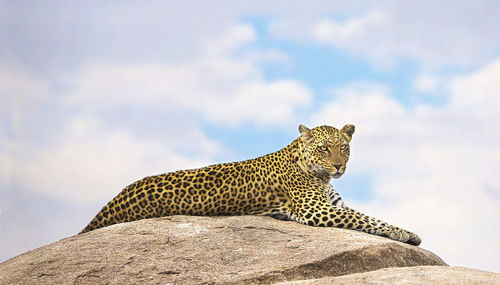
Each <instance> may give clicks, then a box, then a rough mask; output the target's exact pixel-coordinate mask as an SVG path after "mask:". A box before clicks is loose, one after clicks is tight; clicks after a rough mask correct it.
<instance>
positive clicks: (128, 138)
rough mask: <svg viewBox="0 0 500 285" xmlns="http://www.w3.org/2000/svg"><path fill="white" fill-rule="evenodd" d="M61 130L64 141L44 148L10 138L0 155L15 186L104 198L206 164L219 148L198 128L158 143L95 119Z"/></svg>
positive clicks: (70, 198)
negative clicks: (144, 181)
mask: <svg viewBox="0 0 500 285" xmlns="http://www.w3.org/2000/svg"><path fill="white" fill-rule="evenodd" d="M63 134H64V135H63V139H62V141H60V142H59V143H58V144H56V145H54V146H50V147H45V148H43V147H39V148H35V149H29V147H27V146H26V145H24V144H20V143H17V142H16V141H13V142H11V146H10V148H9V150H10V153H9V154H10V155H9V156H7V155H6V154H5V153H4V154H3V155H2V156H1V158H0V159H1V160H2V163H1V164H0V165H1V166H2V172H4V171H7V170H10V173H11V177H10V180H11V181H12V183H13V185H22V186H23V187H25V188H26V189H30V190H33V191H37V192H40V193H44V194H48V195H49V196H51V197H57V198H58V199H60V200H67V201H73V202H78V201H92V202H102V201H104V200H109V199H111V198H112V197H113V196H114V195H116V194H117V193H118V192H119V191H120V190H121V189H122V188H124V187H125V186H127V185H128V184H130V183H132V182H134V179H135V180H138V179H140V178H142V177H145V176H148V175H154V174H160V173H164V172H168V171H174V170H177V169H185V168H193V167H199V166H202V165H206V164H208V163H209V162H210V161H211V160H212V159H213V156H214V155H215V154H217V153H218V152H220V151H221V149H220V146H219V145H218V144H217V143H215V142H213V141H211V140H209V139H207V138H206V137H205V136H204V135H203V134H202V133H200V132H199V131H197V130H191V131H189V132H186V133H184V134H176V133H173V134H170V136H171V137H173V138H172V139H171V140H166V141H162V142H159V141H151V140H145V139H139V138H137V137H135V136H133V135H131V134H129V133H127V132H126V131H123V130H113V129H107V128H104V127H103V126H101V125H100V123H99V121H97V120H96V119H92V118H71V122H70V123H69V124H68V125H67V129H66V130H65V131H63ZM176 135H180V136H181V137H182V138H183V141H178V140H176V139H178V138H175V136H176ZM183 144H184V145H187V144H190V145H192V146H193V148H194V146H195V147H196V152H195V153H192V154H191V155H190V156H187V155H182V154H181V153H182V152H183V150H185V149H186V148H185V147H182V145H183ZM6 159H9V160H10V162H9V163H6V162H5V160H6ZM4 167H7V169H3V168H4ZM131 179H132V180H131Z"/></svg>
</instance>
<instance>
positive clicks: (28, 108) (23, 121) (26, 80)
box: [0, 64, 50, 131]
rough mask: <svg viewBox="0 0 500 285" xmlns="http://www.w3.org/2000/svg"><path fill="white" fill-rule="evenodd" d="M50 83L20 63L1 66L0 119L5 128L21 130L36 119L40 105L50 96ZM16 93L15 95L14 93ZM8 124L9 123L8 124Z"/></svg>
mask: <svg viewBox="0 0 500 285" xmlns="http://www.w3.org/2000/svg"><path fill="white" fill-rule="evenodd" d="M49 88H50V84H49V83H48V82H47V81H44V80H42V79H41V78H39V77H38V76H37V75H36V74H35V73H34V72H33V71H31V70H29V69H28V68H26V67H24V66H21V65H19V64H4V65H2V67H0V98H1V99H2V104H1V106H0V108H1V109H0V110H1V111H2V112H1V114H0V119H1V122H2V125H4V124H5V125H4V126H3V127H4V128H5V130H7V129H9V130H10V131H13V130H19V129H22V128H23V127H25V126H26V125H27V124H29V122H30V121H33V120H36V118H37V116H38V114H39V112H38V107H39V106H40V105H41V104H43V103H44V102H46V101H47V100H48V98H49ZM14 94H15V95H14ZM7 124H8V125H7Z"/></svg>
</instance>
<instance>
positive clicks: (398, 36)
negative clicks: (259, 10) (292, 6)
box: [270, 1, 500, 66]
mask: <svg viewBox="0 0 500 285" xmlns="http://www.w3.org/2000/svg"><path fill="white" fill-rule="evenodd" d="M361 6H362V7H361ZM302 8H303V7H299V8H297V10H298V9H302ZM499 8H500V7H499V6H498V3H496V2H487V3H486V2H479V3H478V2H470V3H460V5H457V4H456V2H454V1H439V2H436V1H417V2H402V1H384V2H382V3H381V2H376V4H375V3H374V2H366V3H364V5H361V4H359V3H356V4H348V5H344V3H343V5H341V8H339V9H337V8H336V7H324V5H323V3H321V4H319V3H318V4H316V5H315V4H311V5H310V7H309V9H308V12H307V13H306V15H305V16H304V17H298V16H297V14H298V13H299V12H297V11H295V10H292V11H290V10H289V11H286V12H283V14H282V16H281V17H280V18H278V19H277V20H275V21H273V22H272V23H271V25H270V31H271V33H272V35H273V36H275V37H278V38H282V39H283V38H284V39H289V40H294V41H301V42H307V43H310V42H312V41H313V42H314V41H316V42H317V43H323V44H326V45H330V46H332V47H334V48H336V49H339V48H340V49H342V50H344V51H346V52H348V53H351V54H355V55H356V56H358V57H364V58H367V59H369V60H370V61H372V62H374V63H376V64H377V65H378V66H390V65H392V64H394V63H396V62H397V60H400V59H403V60H407V59H408V58H410V59H416V60H419V61H420V62H421V63H423V64H426V65H431V66H437V65H469V64H471V65H474V64H478V63H483V62H485V61H487V60H490V59H491V58H492V56H494V55H495V53H496V52H497V50H498V47H499V46H500V36H499V32H498V29H495V28H494V27H498V26H499V25H500V19H499V18H498V17H496V16H495V13H491V11H498V10H499ZM332 15H334V16H332Z"/></svg>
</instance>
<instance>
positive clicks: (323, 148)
mask: <svg viewBox="0 0 500 285" xmlns="http://www.w3.org/2000/svg"><path fill="white" fill-rule="evenodd" d="M319 149H320V150H321V151H328V147H327V146H326V145H322V146H320V147H319Z"/></svg>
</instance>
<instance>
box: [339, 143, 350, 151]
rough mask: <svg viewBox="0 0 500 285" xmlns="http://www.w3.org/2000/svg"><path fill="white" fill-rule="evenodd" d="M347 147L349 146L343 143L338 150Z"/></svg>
mask: <svg viewBox="0 0 500 285" xmlns="http://www.w3.org/2000/svg"><path fill="white" fill-rule="evenodd" d="M347 148H349V146H348V145H347V144H343V145H341V146H340V150H346V149H347Z"/></svg>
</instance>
